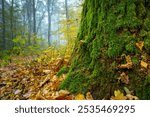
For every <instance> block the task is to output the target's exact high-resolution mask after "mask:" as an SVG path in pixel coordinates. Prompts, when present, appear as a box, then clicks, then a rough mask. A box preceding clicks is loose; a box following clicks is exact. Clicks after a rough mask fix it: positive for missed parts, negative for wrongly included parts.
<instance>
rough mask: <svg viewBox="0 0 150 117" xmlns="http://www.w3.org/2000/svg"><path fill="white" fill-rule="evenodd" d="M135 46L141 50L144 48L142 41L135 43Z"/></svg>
mask: <svg viewBox="0 0 150 117" xmlns="http://www.w3.org/2000/svg"><path fill="white" fill-rule="evenodd" d="M136 46H137V47H138V48H139V49H140V50H142V48H143V46H144V42H143V41H139V42H138V43H136Z"/></svg>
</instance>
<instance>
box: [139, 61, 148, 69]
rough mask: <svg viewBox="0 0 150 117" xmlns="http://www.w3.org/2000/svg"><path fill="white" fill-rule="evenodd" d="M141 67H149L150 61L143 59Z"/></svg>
mask: <svg viewBox="0 0 150 117" xmlns="http://www.w3.org/2000/svg"><path fill="white" fill-rule="evenodd" d="M140 64H141V67H144V68H146V69H147V67H148V63H146V62H144V61H141V63H140Z"/></svg>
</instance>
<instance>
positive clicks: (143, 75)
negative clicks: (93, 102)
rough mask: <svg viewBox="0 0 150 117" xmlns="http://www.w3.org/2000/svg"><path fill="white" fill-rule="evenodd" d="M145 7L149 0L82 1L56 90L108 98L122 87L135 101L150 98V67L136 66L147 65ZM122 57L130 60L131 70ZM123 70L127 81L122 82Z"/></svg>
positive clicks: (149, 21)
mask: <svg viewBox="0 0 150 117" xmlns="http://www.w3.org/2000/svg"><path fill="white" fill-rule="evenodd" d="M149 7H150V1H149V0H107V1H106V0H85V2H84V5H83V11H82V19H81V25H80V31H79V34H78V38H77V40H76V46H75V48H74V52H73V54H72V62H71V67H70V70H69V73H68V76H67V78H66V80H65V81H64V82H63V83H62V84H61V87H60V88H62V89H68V90H69V91H71V92H72V93H86V92H88V91H90V92H92V95H93V97H94V98H95V99H110V98H111V96H112V95H114V91H115V90H118V89H119V90H121V91H123V92H124V87H126V88H128V89H129V90H130V91H133V93H134V95H136V96H138V97H139V98H140V99H150V65H149V66H148V67H146V66H145V68H144V67H141V65H140V63H141V61H144V62H145V63H147V64H150V55H149V54H150V9H149ZM139 42H141V43H143V42H144V47H143V49H139V47H138V46H137V45H140V44H139ZM125 57H126V58H127V57H128V58H129V59H130V58H131V62H132V65H131V64H130V65H131V66H130V68H128V64H129V63H128V59H125ZM123 65H126V67H120V66H123ZM124 73H125V74H126V77H129V82H123V80H122V79H123V78H122V77H121V74H124ZM120 77H121V78H122V79H121V80H118V78H120ZM126 80H127V79H126Z"/></svg>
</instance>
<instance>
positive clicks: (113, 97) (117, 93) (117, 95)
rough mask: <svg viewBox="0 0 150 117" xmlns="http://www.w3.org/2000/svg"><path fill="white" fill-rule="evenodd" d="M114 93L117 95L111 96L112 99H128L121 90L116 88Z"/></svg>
mask: <svg viewBox="0 0 150 117" xmlns="http://www.w3.org/2000/svg"><path fill="white" fill-rule="evenodd" d="M114 95H115V96H111V99H112V100H126V99H127V97H126V96H124V94H123V93H121V91H120V90H115V91H114Z"/></svg>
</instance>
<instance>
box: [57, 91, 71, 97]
mask: <svg viewBox="0 0 150 117" xmlns="http://www.w3.org/2000/svg"><path fill="white" fill-rule="evenodd" d="M69 94H70V92H69V91H67V90H60V91H59V95H65V96H66V95H69Z"/></svg>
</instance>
